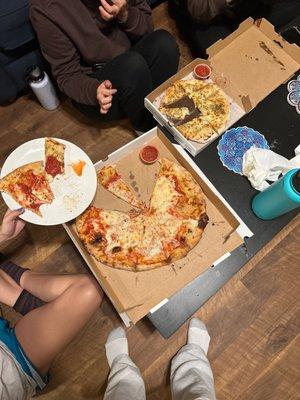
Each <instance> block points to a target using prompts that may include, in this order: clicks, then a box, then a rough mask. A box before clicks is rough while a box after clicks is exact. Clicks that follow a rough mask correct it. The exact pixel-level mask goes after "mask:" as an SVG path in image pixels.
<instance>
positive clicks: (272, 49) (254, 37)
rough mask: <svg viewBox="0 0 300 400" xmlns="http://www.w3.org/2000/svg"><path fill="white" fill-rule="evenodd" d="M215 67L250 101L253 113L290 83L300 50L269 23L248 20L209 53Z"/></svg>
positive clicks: (299, 59) (217, 43)
mask: <svg viewBox="0 0 300 400" xmlns="http://www.w3.org/2000/svg"><path fill="white" fill-rule="evenodd" d="M207 53H208V55H209V61H210V63H211V65H212V67H215V68H216V69H217V70H218V71H221V72H222V73H223V74H224V76H225V77H226V79H228V80H229V81H230V83H231V84H232V85H233V86H234V87H235V88H236V89H237V91H238V92H239V93H240V96H245V97H247V98H248V104H244V105H245V108H246V111H250V110H251V109H252V108H254V107H255V106H256V105H257V104H258V103H259V102H260V101H262V100H263V99H264V98H265V97H266V96H267V95H268V94H270V93H271V92H272V91H273V90H275V89H276V88H277V87H278V86H280V85H281V84H282V83H284V82H285V81H287V80H288V79H289V78H290V77H291V76H292V75H293V74H294V73H295V72H296V71H297V70H298V69H299V66H300V48H299V47H298V46H297V45H295V44H290V43H288V42H286V41H285V40H284V39H283V38H282V37H281V36H280V35H278V34H277V33H276V32H275V30H274V27H273V25H272V24H270V23H269V22H268V21H267V20H266V19H262V20H258V21H254V20H253V19H252V18H248V19H247V20H245V21H244V22H243V23H241V25H240V26H239V28H238V29H237V30H236V31H235V32H233V33H232V34H231V35H229V36H227V37H226V38H225V39H223V40H219V41H218V42H216V43H215V44H213V45H212V46H211V47H209V48H208V49H207Z"/></svg>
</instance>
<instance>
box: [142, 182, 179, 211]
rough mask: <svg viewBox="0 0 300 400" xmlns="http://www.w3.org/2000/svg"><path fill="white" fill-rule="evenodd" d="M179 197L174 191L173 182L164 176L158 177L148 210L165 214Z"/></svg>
mask: <svg viewBox="0 0 300 400" xmlns="http://www.w3.org/2000/svg"><path fill="white" fill-rule="evenodd" d="M179 196H181V194H180V193H178V192H176V191H175V190H174V182H173V181H172V180H170V179H168V177H166V176H164V175H162V176H159V177H158V178H157V181H156V184H155V188H154V190H153V193H152V197H151V202H150V208H151V209H152V210H153V211H155V212H161V213H163V212H167V211H168V210H169V208H170V207H171V206H172V205H173V204H174V203H175V201H176V199H177V198H178V197H179Z"/></svg>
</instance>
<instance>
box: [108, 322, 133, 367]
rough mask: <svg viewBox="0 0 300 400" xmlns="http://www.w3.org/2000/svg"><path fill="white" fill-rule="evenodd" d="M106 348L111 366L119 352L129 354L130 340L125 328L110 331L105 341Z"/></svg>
mask: <svg viewBox="0 0 300 400" xmlns="http://www.w3.org/2000/svg"><path fill="white" fill-rule="evenodd" d="M105 350H106V358H107V361H108V364H109V366H110V367H111V365H112V363H113V361H114V359H115V358H116V357H117V356H118V355H119V354H128V341H127V338H126V333H125V331H124V329H123V328H121V327H119V328H116V329H114V330H113V331H111V332H110V334H109V335H108V338H107V340H106V343H105Z"/></svg>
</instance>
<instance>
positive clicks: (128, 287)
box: [64, 131, 243, 323]
mask: <svg viewBox="0 0 300 400" xmlns="http://www.w3.org/2000/svg"><path fill="white" fill-rule="evenodd" d="M146 143H147V144H153V145H155V146H156V147H157V148H158V149H159V152H160V156H161V157H168V158H170V159H173V160H177V162H179V163H180V164H182V165H183V166H184V167H185V168H187V169H188V170H189V171H190V172H191V173H192V175H193V176H194V178H195V179H196V180H197V181H198V182H199V183H200V185H201V187H202V189H203V191H204V193H205V197H206V202H207V214H208V215H209V218H210V223H209V224H208V226H207V227H206V229H205V231H204V234H203V238H202V239H201V241H200V242H199V244H198V245H197V246H196V247H195V248H194V249H192V250H191V251H190V253H189V254H188V255H187V256H186V257H185V258H183V259H181V260H179V261H176V262H174V263H172V264H171V265H168V266H165V267H161V268H157V269H154V270H150V271H145V272H137V273H135V272H131V271H123V270H119V269H115V268H111V267H108V266H106V265H104V264H102V263H100V262H98V261H96V260H95V259H94V258H93V257H92V256H90V255H89V254H88V252H87V251H86V249H85V248H84V246H83V244H82V243H81V241H80V239H79V238H78V235H77V232H76V228H75V226H74V223H72V222H71V223H68V224H65V225H64V227H65V229H66V230H67V232H68V234H69V235H70V237H71V238H72V240H73V242H74V243H75V244H76V246H77V248H78V249H79V251H80V253H81V255H82V256H83V258H84V259H85V261H86V263H87V264H88V266H89V267H90V269H91V271H92V272H93V273H94V275H95V277H96V278H97V280H98V281H99V282H100V284H101V286H102V287H103V289H104V291H105V292H106V293H107V295H108V296H109V298H110V299H111V301H112V302H113V304H114V306H115V307H116V309H117V311H118V312H119V313H123V312H125V313H126V314H127V315H128V317H129V318H130V319H131V321H132V322H134V323H136V322H137V321H138V320H140V319H141V318H142V317H143V316H145V315H146V314H147V313H148V312H149V311H150V310H151V309H152V308H153V307H154V306H155V305H157V304H158V303H159V302H161V301H162V300H163V299H165V298H168V297H169V296H171V295H173V294H174V293H176V292H177V291H178V290H180V289H181V288H182V287H184V286H186V285H187V284H188V283H189V282H191V281H192V280H193V279H195V278H196V277H197V276H198V275H200V274H201V273H202V272H204V271H205V270H206V269H207V268H209V267H211V266H212V265H213V264H214V262H215V261H216V260H218V259H219V258H220V257H222V256H223V255H224V254H226V253H228V252H231V251H232V250H233V249H235V248H236V247H238V246H239V245H240V244H241V243H243V239H242V238H241V236H240V235H239V234H238V233H237V232H236V229H237V228H238V227H239V225H240V223H239V221H238V220H237V219H236V217H235V216H234V215H233V214H232V213H231V211H230V210H229V209H228V208H227V206H226V205H225V204H224V203H223V202H222V201H221V200H220V199H219V198H218V196H217V195H216V193H215V192H214V191H213V190H212V188H211V187H210V186H209V185H208V184H207V183H206V182H205V181H204V180H202V179H201V178H200V176H199V175H198V174H197V173H196V172H195V171H194V170H193V168H192V167H191V165H190V164H189V163H188V161H187V160H186V159H185V158H184V157H183V156H182V155H181V154H180V153H179V152H178V151H177V150H176V149H175V148H174V146H173V145H172V144H171V142H169V141H168V140H167V139H166V138H165V136H164V135H163V133H162V132H160V131H158V132H155V131H154V132H153V133H152V134H145V135H143V137H141V138H139V139H137V141H133V142H131V143H129V144H128V145H126V146H125V147H124V148H121V149H119V150H118V151H117V152H115V153H113V155H111V156H109V157H108V160H107V161H105V163H99V164H98V165H97V168H101V167H102V166H103V165H105V164H111V163H114V164H117V168H119V171H122V176H123V178H124V179H125V180H126V181H128V183H129V184H131V185H134V187H136V189H138V192H137V193H139V194H140V195H141V198H142V200H143V201H146V202H148V201H149V199H150V196H151V193H152V189H153V185H154V182H155V174H156V172H157V169H158V164H157V163H156V164H153V165H145V164H143V163H141V162H140V161H139V151H140V149H141V147H142V146H143V145H144V144H146ZM145 176H146V177H147V179H145ZM93 204H94V205H96V206H99V207H101V206H102V207H105V208H108V209H118V210H120V211H129V210H130V208H131V207H130V206H129V205H128V204H127V203H125V202H123V201H122V200H120V199H118V198H117V197H116V196H113V195H112V194H111V193H110V192H108V191H107V190H105V189H104V188H103V187H101V186H98V190H97V194H96V197H95V199H94V201H93Z"/></svg>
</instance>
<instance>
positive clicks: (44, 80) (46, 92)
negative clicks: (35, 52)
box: [27, 66, 59, 111]
mask: <svg viewBox="0 0 300 400" xmlns="http://www.w3.org/2000/svg"><path fill="white" fill-rule="evenodd" d="M27 79H28V83H29V85H30V87H31V89H32V90H33V92H34V94H35V95H36V97H37V98H38V100H39V102H40V103H41V105H42V106H43V107H44V108H45V109H46V110H49V111H50V110H55V109H56V108H57V107H58V105H59V100H58V97H57V95H56V92H55V89H54V87H53V85H52V82H51V81H50V79H49V76H48V75H47V73H46V72H45V71H42V70H41V69H40V68H39V67H37V66H36V67H32V68H31V71H30V72H29V74H28V78H27Z"/></svg>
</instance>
